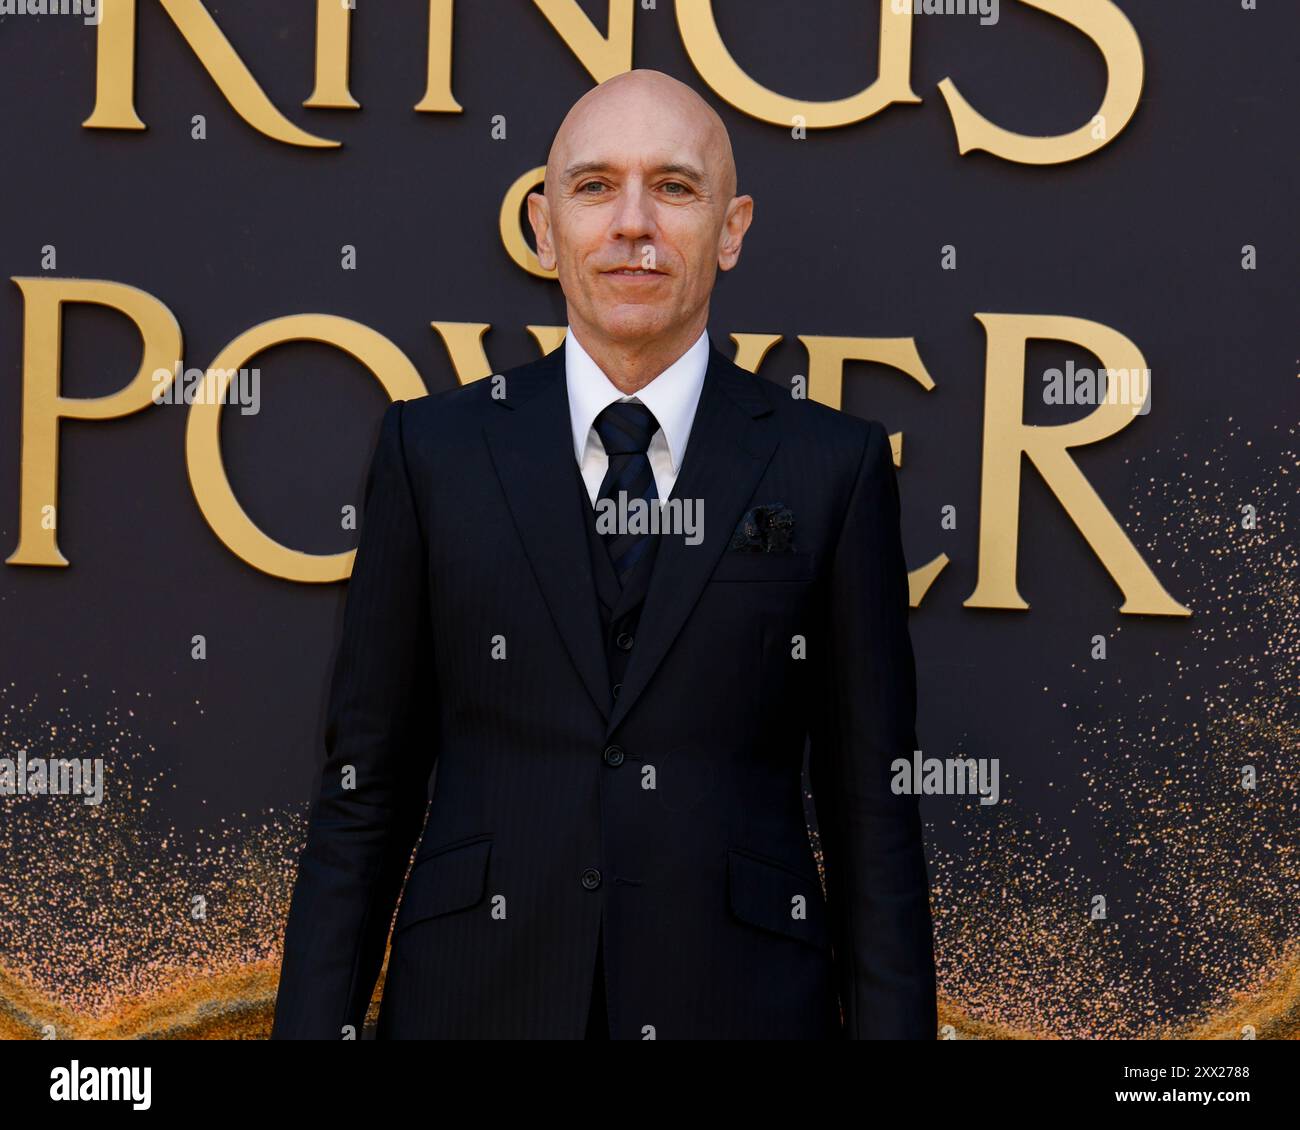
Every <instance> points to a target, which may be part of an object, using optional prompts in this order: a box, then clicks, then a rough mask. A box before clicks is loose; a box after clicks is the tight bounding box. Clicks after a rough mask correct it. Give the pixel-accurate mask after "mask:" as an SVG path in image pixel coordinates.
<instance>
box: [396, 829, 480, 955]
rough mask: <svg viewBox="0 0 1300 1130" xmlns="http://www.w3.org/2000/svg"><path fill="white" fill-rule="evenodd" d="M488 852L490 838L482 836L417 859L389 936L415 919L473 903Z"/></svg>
mask: <svg viewBox="0 0 1300 1130" xmlns="http://www.w3.org/2000/svg"><path fill="white" fill-rule="evenodd" d="M491 854H492V838H491V836H488V835H483V836H476V837H474V838H473V839H472V840H461V841H458V842H456V843H454V844H448V845H447V846H445V847H441V848H435V849H434V850H433V851H432V852H430V853H429V854H428V855H425V856H423V857H421V858H419V859H417V860H416V861H415V866H414V867H412V868H411V874H410V876H409V877H408V878H407V880H406V890H405V892H404V893H403V895H402V904H401V906H400V907H399V908H398V910H397V921H396V922H395V923H394V924H393V936H394V937H396V936H397V935H398V934H399V933H400V932H401V931H402V930H405V929H406V928H407V927H408V926H414V925H415V923H417V922H424V921H427V920H428V919H430V918H437V917H438V916H439V915H443V914H451V913H453V912H455V911H458V910H468V909H469V908H470V907H472V906H477V905H478V903H479V902H481V901H482V899H483V892H484V889H485V888H486V886H487V872H488V860H489V857H490V856H491Z"/></svg>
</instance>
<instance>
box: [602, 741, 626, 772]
mask: <svg viewBox="0 0 1300 1130" xmlns="http://www.w3.org/2000/svg"><path fill="white" fill-rule="evenodd" d="M605 764H606V765H608V766H610V767H611V768H615V769H616V768H618V766H620V765H622V764H623V750H622V749H621V748H620V747H619V746H616V745H612V746H610V747H609V748H608V749H606V750H605Z"/></svg>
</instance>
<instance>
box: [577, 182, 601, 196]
mask: <svg viewBox="0 0 1300 1130" xmlns="http://www.w3.org/2000/svg"><path fill="white" fill-rule="evenodd" d="M604 187H605V186H604V185H603V184H601V183H600V181H598V180H589V181H588V182H587V183H586V184H584V185H583V186H582V187H581V188H580V189H578V191H579V192H586V193H587V195H588V196H596V195H598V194H597V193H594V192H587V189H589V188H604Z"/></svg>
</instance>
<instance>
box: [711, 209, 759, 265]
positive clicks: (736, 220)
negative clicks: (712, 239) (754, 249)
mask: <svg viewBox="0 0 1300 1130" xmlns="http://www.w3.org/2000/svg"><path fill="white" fill-rule="evenodd" d="M753 222H754V198H753V197H752V196H736V197H733V198H732V201H731V203H730V204H728V205H727V215H726V217H725V218H724V219H723V221H722V235H721V238H720V239H719V241H718V266H719V267H721V268H722V269H723V270H724V271H729V270H731V268H732V267H734V266H735V265H736V261H737V260H738V259H739V258H740V245H741V244H742V243H744V241H745V233H746V232H747V231H749V225H750V224H752V223H753Z"/></svg>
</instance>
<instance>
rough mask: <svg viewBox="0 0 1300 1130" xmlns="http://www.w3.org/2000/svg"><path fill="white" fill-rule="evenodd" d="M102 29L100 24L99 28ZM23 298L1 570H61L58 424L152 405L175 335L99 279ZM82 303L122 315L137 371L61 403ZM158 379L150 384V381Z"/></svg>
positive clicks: (41, 284) (52, 282) (57, 285)
mask: <svg viewBox="0 0 1300 1130" xmlns="http://www.w3.org/2000/svg"><path fill="white" fill-rule="evenodd" d="M101 26H102V25H101ZM13 281H14V283H15V284H16V285H17V287H18V289H19V290H20V291H22V295H23V376H22V381H23V407H22V462H21V467H20V470H19V483H20V485H19V503H18V547H17V548H16V549H15V550H14V551H13V553H11V554H10V555H9V557H8V558H7V559H6V563H7V564H9V565H67V564H68V559H67V558H66V557H64V556H63V554H62V553H61V552H60V551H59V545H58V540H57V530H56V528H55V526H56V525H57V522H54V523H43V522H42V521H41V515H42V512H43V511H44V512H47V513H53V514H56V515H57V513H58V499H59V421H60V420H62V419H67V420H107V419H111V418H113V417H115V416H127V415H130V414H131V413H132V412H138V411H140V409H142V408H147V407H148V406H149V405H150V404H152V403H153V397H154V390H155V389H157V390H158V393H159V395H161V394H162V393H163V392H165V391H166V390H167V388H168V387H169V386H170V385H171V383H172V382H173V381H174V380H175V377H176V369H177V366H178V365H179V364H180V358H181V328H180V326H179V325H178V324H177V322H176V318H175V316H174V315H173V314H172V312H171V311H170V310H169V309H167V307H166V306H164V305H163V304H162V303H161V302H159V301H158V299H156V298H154V297H153V295H151V294H146V293H145V292H144V291H143V290H137V289H136V288H135V287H133V286H127V285H125V284H124V283H115V282H104V281H102V280H99V279H55V278H15V279H14V280H13ZM65 302H89V303H94V304H95V305H98V306H107V307H108V308H109V309H111V310H116V311H117V312H118V313H120V314H125V315H126V316H127V317H128V318H130V319H131V321H132V322H134V323H135V327H136V329H138V330H139V331H140V340H141V343H142V346H143V348H142V350H141V354H140V367H139V369H137V370H136V374H135V376H134V377H132V378H131V381H130V383H128V384H127V385H126V386H124V387H123V388H121V389H119V390H118V391H117V392H114V393H110V394H109V395H107V396H94V397H86V398H77V397H68V396H64V395H63V394H62V393H61V392H60V391H59V389H60V385H61V383H62V381H61V378H62V373H61V371H60V369H61V364H62V361H61V351H62V341H63V304H64V303H65ZM155 373H161V374H162V376H161V378H160V379H159V380H158V381H157V382H155V380H154V374H155ZM47 507H49V508H50V509H49V510H48V511H46V508H47Z"/></svg>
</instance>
